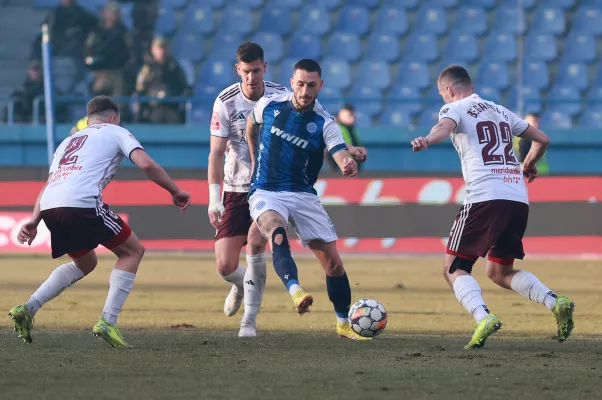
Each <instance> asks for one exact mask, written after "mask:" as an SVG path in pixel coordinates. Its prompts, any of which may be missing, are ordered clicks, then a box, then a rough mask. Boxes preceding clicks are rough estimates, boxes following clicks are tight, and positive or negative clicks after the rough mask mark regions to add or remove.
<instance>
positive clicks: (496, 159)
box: [439, 94, 529, 204]
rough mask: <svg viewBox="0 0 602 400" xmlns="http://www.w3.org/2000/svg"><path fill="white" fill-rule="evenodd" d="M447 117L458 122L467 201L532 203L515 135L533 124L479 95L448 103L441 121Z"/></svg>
mask: <svg viewBox="0 0 602 400" xmlns="http://www.w3.org/2000/svg"><path fill="white" fill-rule="evenodd" d="M443 118H450V119H451V120H453V121H454V122H455V123H456V129H455V130H454V131H453V132H452V134H451V135H450V137H451V140H452V142H453V143H454V147H455V148H456V150H457V151H458V155H459V156H460V159H461V160H462V175H463V176H464V181H465V182H466V193H465V197H464V203H465V204H469V203H479V202H482V201H487V200H513V201H520V202H522V203H526V204H529V200H528V196H527V188H526V186H525V181H524V179H523V174H522V170H521V167H520V163H519V161H518V159H517V158H516V156H515V155H514V150H513V149H512V139H513V136H520V135H522V134H523V133H524V132H525V131H526V130H527V128H528V127H529V124H528V123H527V122H526V121H524V120H522V119H520V118H518V117H517V116H516V115H515V114H514V113H513V112H511V111H509V110H508V109H506V108H505V107H502V106H500V105H498V104H495V103H493V102H491V101H488V100H483V99H482V98H480V97H479V95H477V94H472V95H470V96H468V97H466V98H464V99H462V100H458V101H455V102H453V103H449V104H446V105H444V106H443V107H442V108H441V111H440V112H439V120H441V119H443Z"/></svg>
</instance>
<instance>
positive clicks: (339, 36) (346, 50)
mask: <svg viewBox="0 0 602 400" xmlns="http://www.w3.org/2000/svg"><path fill="white" fill-rule="evenodd" d="M326 53H327V54H328V55H329V56H332V57H337V58H342V59H344V60H347V61H349V62H356V61H357V60H358V59H359V58H360V55H361V54H362V43H361V42H360V39H359V38H358V37H357V35H355V34H352V33H342V32H335V33H333V34H332V35H331V36H330V39H328V43H327V45H326Z"/></svg>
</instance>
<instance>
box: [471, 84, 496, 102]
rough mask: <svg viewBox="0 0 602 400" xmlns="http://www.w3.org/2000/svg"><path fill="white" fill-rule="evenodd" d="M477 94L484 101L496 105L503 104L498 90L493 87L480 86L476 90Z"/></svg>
mask: <svg viewBox="0 0 602 400" xmlns="http://www.w3.org/2000/svg"><path fill="white" fill-rule="evenodd" d="M476 92H477V93H478V94H479V96H481V98H482V99H485V100H489V101H493V102H494V103H496V104H501V102H502V95H501V93H500V91H499V90H498V89H497V88H494V87H491V86H479V87H477V88H476Z"/></svg>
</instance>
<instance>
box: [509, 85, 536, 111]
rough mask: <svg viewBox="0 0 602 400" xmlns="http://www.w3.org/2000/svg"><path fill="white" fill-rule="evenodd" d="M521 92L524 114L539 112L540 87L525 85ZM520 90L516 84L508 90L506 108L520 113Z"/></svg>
mask: <svg viewBox="0 0 602 400" xmlns="http://www.w3.org/2000/svg"><path fill="white" fill-rule="evenodd" d="M521 93H522V96H523V107H524V112H523V114H529V113H535V114H539V113H540V112H541V107H542V106H541V93H540V91H539V89H537V88H534V87H532V86H523V87H522V89H521ZM517 96H518V91H517V89H516V86H512V88H511V89H510V90H509V92H508V97H507V99H506V108H508V109H509V110H510V111H513V112H515V113H519V111H520V110H519V109H518V107H519V106H518V99H517Z"/></svg>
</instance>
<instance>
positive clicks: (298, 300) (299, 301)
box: [293, 288, 314, 315]
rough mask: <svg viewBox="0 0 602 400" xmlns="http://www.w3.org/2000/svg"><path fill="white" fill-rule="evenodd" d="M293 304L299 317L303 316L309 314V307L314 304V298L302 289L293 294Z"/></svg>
mask: <svg viewBox="0 0 602 400" xmlns="http://www.w3.org/2000/svg"><path fill="white" fill-rule="evenodd" d="M293 303H295V307H296V308H297V312H298V313H299V315H303V314H305V313H308V312H309V306H311V305H312V304H314V298H313V297H312V295H311V294H309V293H307V292H306V291H305V290H303V289H302V288H299V289H297V291H296V292H295V293H294V294H293Z"/></svg>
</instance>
